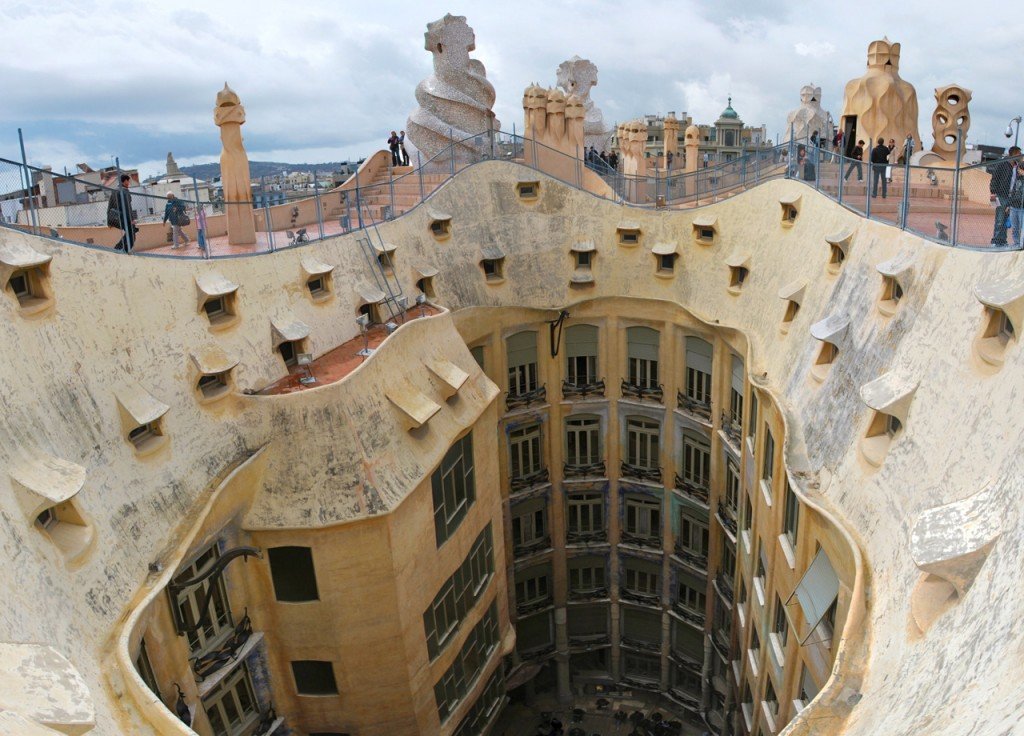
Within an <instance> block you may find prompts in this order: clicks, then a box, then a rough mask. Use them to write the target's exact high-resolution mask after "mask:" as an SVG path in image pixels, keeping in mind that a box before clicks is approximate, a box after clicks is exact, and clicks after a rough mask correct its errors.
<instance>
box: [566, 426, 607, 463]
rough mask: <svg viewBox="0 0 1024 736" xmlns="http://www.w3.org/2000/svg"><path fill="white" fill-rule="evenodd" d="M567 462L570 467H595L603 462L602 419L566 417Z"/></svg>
mask: <svg viewBox="0 0 1024 736" xmlns="http://www.w3.org/2000/svg"><path fill="white" fill-rule="evenodd" d="M574 445H575V447H574ZM565 462H567V463H568V464H569V465H594V464H596V463H599V462H601V418H600V417H598V416H593V415H584V416H571V417H566V420H565Z"/></svg>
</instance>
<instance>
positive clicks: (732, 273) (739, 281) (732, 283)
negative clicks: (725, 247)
mask: <svg viewBox="0 0 1024 736" xmlns="http://www.w3.org/2000/svg"><path fill="white" fill-rule="evenodd" d="M749 274H750V269H748V268H747V267H746V266H729V288H730V289H732V290H735V291H739V290H740V289H741V288H743V282H744V281H746V280H747V276H748V275H749Z"/></svg>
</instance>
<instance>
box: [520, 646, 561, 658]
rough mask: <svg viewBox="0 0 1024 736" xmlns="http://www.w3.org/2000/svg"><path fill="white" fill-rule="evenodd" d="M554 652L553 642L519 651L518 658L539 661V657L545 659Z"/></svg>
mask: <svg viewBox="0 0 1024 736" xmlns="http://www.w3.org/2000/svg"><path fill="white" fill-rule="evenodd" d="M554 651H555V645H554V642H552V643H551V644H546V645H544V646H542V647H534V648H533V649H527V650H525V651H521V652H519V657H520V658H521V659H540V658H541V657H546V656H548V655H549V654H552V653H554Z"/></svg>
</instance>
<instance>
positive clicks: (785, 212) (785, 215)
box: [782, 203, 799, 225]
mask: <svg viewBox="0 0 1024 736" xmlns="http://www.w3.org/2000/svg"><path fill="white" fill-rule="evenodd" d="M798 214H799V212H798V211H797V208H796V207H795V206H794V205H792V204H789V203H785V204H783V205H782V224H784V225H787V224H788V225H792V224H793V223H794V222H796V216H797V215H798Z"/></svg>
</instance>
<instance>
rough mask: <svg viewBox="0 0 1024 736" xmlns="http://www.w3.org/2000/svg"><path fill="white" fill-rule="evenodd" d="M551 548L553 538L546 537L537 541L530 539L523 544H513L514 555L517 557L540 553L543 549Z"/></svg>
mask: <svg viewBox="0 0 1024 736" xmlns="http://www.w3.org/2000/svg"><path fill="white" fill-rule="evenodd" d="M550 546H551V537H550V536H549V535H545V536H543V537H538V538H536V539H530V540H527V541H523V542H515V541H514V542H513V543H512V554H513V555H515V556H516V557H522V556H524V555H529V554H533V553H534V552H539V551H540V550H542V549H548V548H549V547H550Z"/></svg>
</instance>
